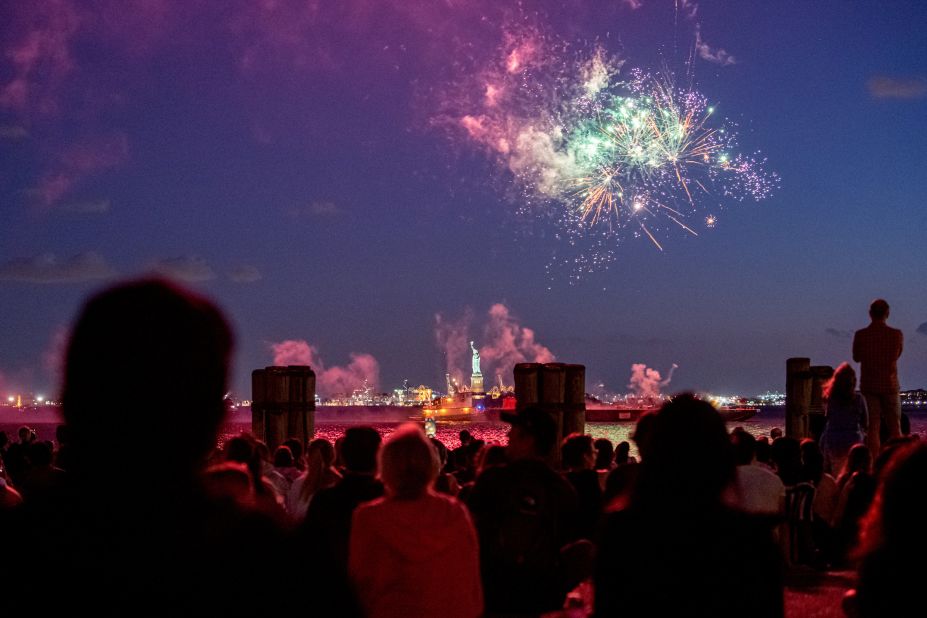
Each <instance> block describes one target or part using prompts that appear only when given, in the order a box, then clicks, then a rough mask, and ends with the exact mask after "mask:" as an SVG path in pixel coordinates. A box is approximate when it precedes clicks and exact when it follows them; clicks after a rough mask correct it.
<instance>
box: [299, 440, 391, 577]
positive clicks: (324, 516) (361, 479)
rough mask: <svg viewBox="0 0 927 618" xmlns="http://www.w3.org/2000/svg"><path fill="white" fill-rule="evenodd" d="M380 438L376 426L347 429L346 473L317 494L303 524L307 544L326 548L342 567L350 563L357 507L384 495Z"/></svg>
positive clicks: (301, 534) (343, 452) (343, 454)
mask: <svg viewBox="0 0 927 618" xmlns="http://www.w3.org/2000/svg"><path fill="white" fill-rule="evenodd" d="M380 441H381V438H380V434H379V433H377V430H376V429H374V428H373V427H351V428H349V429H348V430H347V431H345V432H344V441H343V442H342V444H341V458H342V461H343V462H344V471H343V476H342V478H341V480H339V481H338V482H337V483H336V484H335V486H334V487H330V488H328V489H323V490H321V491H319V492H318V493H316V494H315V497H314V498H313V499H312V502H310V503H309V510H308V511H307V512H306V519H305V520H304V521H303V523H302V525H301V527H300V531H299V537H300V539H301V542H302V544H303V547H304V548H306V549H311V548H313V547H324V548H326V551H327V553H328V554H330V556H331V558H332V560H334V562H335V564H336V565H337V566H338V567H339V568H344V569H346V568H347V565H348V540H349V539H350V536H351V516H352V514H353V513H354V509H356V508H357V507H358V505H360V504H361V503H364V502H369V501H370V500H374V499H376V498H379V497H380V496H382V495H383V483H382V482H380V480H379V479H378V478H377V451H378V450H379V448H380Z"/></svg>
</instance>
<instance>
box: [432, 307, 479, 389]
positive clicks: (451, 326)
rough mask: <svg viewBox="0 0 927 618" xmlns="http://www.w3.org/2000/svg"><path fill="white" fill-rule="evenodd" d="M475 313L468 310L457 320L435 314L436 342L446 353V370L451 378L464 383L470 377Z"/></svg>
mask: <svg viewBox="0 0 927 618" xmlns="http://www.w3.org/2000/svg"><path fill="white" fill-rule="evenodd" d="M472 321H473V312H472V311H470V310H469V309H467V310H466V311H464V313H463V315H462V316H460V317H459V318H457V319H452V318H451V319H449V318H447V317H445V316H444V315H443V314H440V313H437V314H435V340H436V341H437V343H438V347H439V348H440V349H441V351H442V352H443V353H444V363H445V370H446V372H447V373H448V374H450V376H451V378H454V379H455V380H457V381H459V382H462V381H463V380H464V378H465V377H466V376H468V375H470V365H469V363H468V362H467V358H469V354H470V324H471V322H472Z"/></svg>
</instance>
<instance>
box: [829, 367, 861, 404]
mask: <svg viewBox="0 0 927 618" xmlns="http://www.w3.org/2000/svg"><path fill="white" fill-rule="evenodd" d="M854 392H856V371H854V370H853V366H852V365H850V363H840V366H839V367H837V369H836V370H835V371H834V375H833V377H832V378H831V379H830V380H828V381H827V382H826V383H825V384H824V393H823V395H824V398H825V399H827V400H829V401H831V400H832V401H835V402H837V403H849V402H851V401H852V400H853V393H854Z"/></svg>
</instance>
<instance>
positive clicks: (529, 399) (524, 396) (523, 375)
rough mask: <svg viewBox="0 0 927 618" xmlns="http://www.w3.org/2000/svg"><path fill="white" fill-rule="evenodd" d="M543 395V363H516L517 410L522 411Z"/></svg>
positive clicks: (535, 402)
mask: <svg viewBox="0 0 927 618" xmlns="http://www.w3.org/2000/svg"><path fill="white" fill-rule="evenodd" d="M540 397H541V364H540V363H518V364H517V365H515V410H516V412H521V411H522V410H524V409H525V408H526V407H528V406H532V405H535V404H537V403H538V402H539V401H540Z"/></svg>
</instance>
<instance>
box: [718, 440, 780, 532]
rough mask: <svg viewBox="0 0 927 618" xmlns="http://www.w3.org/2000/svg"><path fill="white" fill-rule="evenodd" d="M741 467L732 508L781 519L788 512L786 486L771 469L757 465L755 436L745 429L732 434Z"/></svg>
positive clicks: (738, 469) (737, 470)
mask: <svg viewBox="0 0 927 618" xmlns="http://www.w3.org/2000/svg"><path fill="white" fill-rule="evenodd" d="M731 444H732V446H733V447H734V463H735V464H736V465H737V469H736V476H735V482H734V499H733V501H732V505H733V506H736V507H737V508H739V509H740V510H742V511H745V512H747V513H757V514H763V515H772V516H777V517H778V516H781V515H782V514H783V512H784V511H785V485H784V484H783V483H782V479H780V478H779V477H778V475H776V473H775V472H773V471H772V470H770V469H769V467H768V466H765V465H761V464H757V461H756V445H757V441H756V438H754V437H753V435H751V434H749V433H747V432H746V431H744V430H743V429H741V430H739V431H736V430H735V431H733V432H731Z"/></svg>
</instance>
